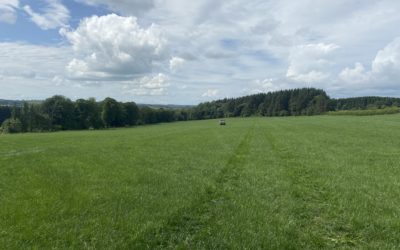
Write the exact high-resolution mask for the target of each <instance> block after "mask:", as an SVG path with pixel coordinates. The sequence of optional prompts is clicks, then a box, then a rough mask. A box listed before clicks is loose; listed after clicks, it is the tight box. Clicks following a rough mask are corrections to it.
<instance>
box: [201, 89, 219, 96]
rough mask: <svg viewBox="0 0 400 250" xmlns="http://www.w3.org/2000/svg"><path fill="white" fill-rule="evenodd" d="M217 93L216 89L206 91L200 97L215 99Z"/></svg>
mask: <svg viewBox="0 0 400 250" xmlns="http://www.w3.org/2000/svg"><path fill="white" fill-rule="evenodd" d="M218 93H219V90H218V89H208V90H207V91H206V92H205V93H203V94H202V95H201V96H202V97H216V96H217V95H218Z"/></svg>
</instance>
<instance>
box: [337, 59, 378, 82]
mask: <svg viewBox="0 0 400 250" xmlns="http://www.w3.org/2000/svg"><path fill="white" fill-rule="evenodd" d="M339 77H340V79H341V80H342V81H345V82H346V83H351V84H357V83H364V82H366V81H368V80H370V74H369V73H368V72H366V70H365V67H364V65H362V64H361V63H359V62H357V63H356V64H355V66H354V68H353V69H352V68H345V69H344V70H343V71H342V72H341V73H340V75H339Z"/></svg>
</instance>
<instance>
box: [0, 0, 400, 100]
mask: <svg viewBox="0 0 400 250" xmlns="http://www.w3.org/2000/svg"><path fill="white" fill-rule="evenodd" d="M398 13H400V1H398V0H336V1H331V0H319V1H316V0H296V1H293V0H230V1H222V0H191V1H188V0H35V1H33V0H0V99H18V100H21V99H24V100H39V99H45V98H47V97H50V96H52V95H56V94H60V95H64V96H66V97H69V98H71V99H73V100H76V99H78V98H89V97H95V98H96V99H97V100H102V99H104V98H105V97H113V98H115V99H117V100H119V101H135V102H138V103H149V104H197V103H200V102H205V101H210V100H215V99H221V98H225V97H228V98H230V97H238V96H243V95H249V94H255V93H260V92H269V91H277V90H281V89H292V88H301V87H315V88H322V89H324V90H325V91H327V93H328V95H329V96H331V97H334V98H341V97H353V96H366V95H368V96H371V95H373V96H393V97H400V28H399V27H400V15H399V14H398Z"/></svg>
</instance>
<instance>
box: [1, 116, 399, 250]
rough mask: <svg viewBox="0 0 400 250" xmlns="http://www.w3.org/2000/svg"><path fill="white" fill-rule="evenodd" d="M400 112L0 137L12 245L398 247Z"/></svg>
mask: <svg viewBox="0 0 400 250" xmlns="http://www.w3.org/2000/svg"><path fill="white" fill-rule="evenodd" d="M399 246H400V115H384V116H368V117H353V116H319V117H292V118H249V119H228V120H227V126H218V122H217V121H216V120H208V121H194V122H181V123H173V124H162V125H155V126H143V127H137V128H132V129H116V130H105V131H82V132H59V133H43V134H21V135H1V136H0V248H3V249H27V248H29V249H31V248H33V249H49V248H52V249H65V248H68V249H157V248H166V249H177V248H178V249H245V248H247V249H257V248H264V249H305V248H309V249H318V248H342V249H343V248H344V249H346V248H349V249H350V248H359V249H395V248H398V247H399Z"/></svg>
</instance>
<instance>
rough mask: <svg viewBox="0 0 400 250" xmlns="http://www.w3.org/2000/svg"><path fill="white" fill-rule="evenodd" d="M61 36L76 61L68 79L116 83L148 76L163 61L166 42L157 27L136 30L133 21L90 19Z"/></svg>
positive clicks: (111, 17) (138, 27)
mask: <svg viewBox="0 0 400 250" xmlns="http://www.w3.org/2000/svg"><path fill="white" fill-rule="evenodd" d="M61 34H62V35H63V36H65V37H66V38H67V39H68V41H69V42H70V43H71V44H72V46H73V49H74V51H75V55H76V58H74V59H73V60H72V61H71V62H70V63H69V65H68V67H67V69H68V71H69V73H70V75H71V76H72V77H76V78H88V79H95V78H97V79H104V80H107V79H118V78H132V76H135V75H140V74H144V73H150V72H151V71H152V68H153V67H154V65H155V64H156V63H157V62H159V61H162V60H164V59H165V58H166V53H167V46H166V39H165V38H164V37H163V35H162V33H161V31H160V29H159V27H157V26H156V25H151V26H150V27H149V28H147V29H145V28H142V27H140V26H139V24H138V23H137V19H136V18H135V17H122V16H118V15H116V14H110V15H107V16H100V17H99V16H93V17H90V18H86V19H84V20H82V21H81V23H80V24H79V27H78V28H77V29H76V30H72V31H70V30H66V29H63V30H62V31H61Z"/></svg>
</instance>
